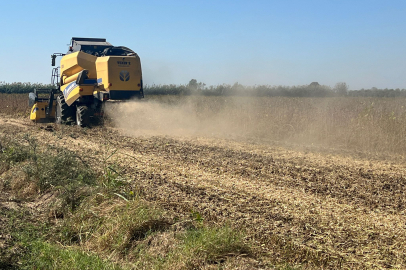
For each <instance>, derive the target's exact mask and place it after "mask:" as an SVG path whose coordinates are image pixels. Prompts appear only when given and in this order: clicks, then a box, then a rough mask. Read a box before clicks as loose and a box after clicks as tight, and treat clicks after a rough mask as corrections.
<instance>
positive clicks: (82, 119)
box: [76, 106, 90, 127]
mask: <svg viewBox="0 0 406 270" xmlns="http://www.w3.org/2000/svg"><path fill="white" fill-rule="evenodd" d="M89 123H90V112H89V108H88V107H87V106H76V124H77V125H78V126H80V127H87V126H88V125H89Z"/></svg>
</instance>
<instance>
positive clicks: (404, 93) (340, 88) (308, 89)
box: [0, 79, 406, 97]
mask: <svg viewBox="0 0 406 270" xmlns="http://www.w3.org/2000/svg"><path fill="white" fill-rule="evenodd" d="M41 88H48V89H49V88H53V86H52V85H51V84H41V83H29V82H28V83H23V82H14V83H5V82H0V93H9V94H20V93H29V92H33V91H34V89H41ZM144 93H145V94H146V95H205V96H260V97H264V96H268V97H273V96H283V97H334V96H351V97H406V89H399V88H398V89H388V88H385V89H378V88H376V87H373V88H371V89H361V90H349V87H348V85H347V84H346V83H345V82H339V83H337V84H336V85H335V86H334V87H330V86H327V85H320V84H319V83H317V82H312V83H311V84H308V85H297V86H281V85H279V86H273V85H254V86H244V85H242V84H239V83H235V84H233V85H229V84H221V85H217V86H206V84H204V83H202V82H198V81H197V80H195V79H192V80H190V81H189V83H188V84H184V85H175V84H164V85H155V84H153V85H145V87H144Z"/></svg>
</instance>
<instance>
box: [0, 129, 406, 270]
mask: <svg viewBox="0 0 406 270" xmlns="http://www.w3.org/2000/svg"><path fill="white" fill-rule="evenodd" d="M17 122H18V121H17ZM9 124H12V125H9ZM17 124H19V125H14V124H13V122H11V123H10V122H5V123H3V124H2V132H3V133H4V132H5V133H10V132H16V131H18V132H27V131H28V132H30V133H31V134H32V135H34V136H37V137H38V138H39V139H40V140H41V141H48V142H49V143H51V144H58V145H62V146H65V147H68V146H69V145H70V144H71V146H69V147H70V148H71V149H72V150H75V151H77V152H78V153H81V154H82V155H87V156H88V157H89V156H90V157H91V158H92V159H93V162H94V165H97V164H98V162H100V161H101V160H102V159H103V155H100V153H104V154H108V151H111V150H112V149H116V148H117V149H119V150H118V152H117V153H116V154H115V155H114V159H115V161H118V162H120V163H121V164H122V168H123V169H124V171H125V173H126V175H129V176H131V178H132V179H134V182H135V183H137V185H138V187H139V188H140V189H141V191H142V193H143V194H144V195H145V197H146V198H148V199H149V200H151V201H155V202H158V203H159V204H160V205H161V206H163V207H164V208H166V209H169V210H172V211H176V212H177V213H180V214H182V215H189V214H190V212H191V211H196V212H199V213H201V215H202V216H203V218H204V219H205V222H213V223H230V224H231V225H232V226H234V227H238V228H244V229H246V230H247V232H248V235H249V236H250V237H251V238H252V239H254V240H255V241H258V245H264V246H263V250H265V251H266V252H269V254H270V255H271V258H272V260H273V261H275V262H291V263H308V265H309V267H311V268H312V265H313V267H317V266H321V265H323V266H325V267H326V268H336V267H339V266H341V267H344V268H365V267H366V268H375V267H376V268H391V267H398V268H404V267H405V266H406V258H405V253H406V246H405V243H406V234H405V224H406V219H405V216H404V214H405V199H404V196H402V195H403V194H404V181H405V179H404V176H405V175H404V171H405V166H403V165H401V164H390V163H389V164H388V162H387V161H378V160H377V161H374V162H373V164H371V162H370V161H368V160H362V159H354V158H351V157H341V156H340V155H328V154H319V153H312V152H308V153H304V152H298V151H293V150H286V149H284V148H281V147H277V146H272V145H261V144H257V145H254V144H246V143H239V142H231V141H226V140H220V139H204V138H200V139H191V138H178V139H174V138H168V137H144V138H143V137H137V138H131V137H128V136H123V135H121V134H120V133H119V132H117V131H114V130H111V129H109V128H108V129H100V128H96V129H92V130H89V131H87V132H86V134H84V133H80V137H79V138H76V139H74V138H72V137H70V136H69V135H68V134H69V133H70V132H77V130H75V129H73V128H67V129H66V130H65V135H63V139H62V140H60V139H57V136H54V135H52V133H50V132H46V131H41V132H38V129H37V128H35V127H34V126H32V125H26V124H25V122H23V121H21V122H18V123H17ZM21 125H24V128H23V127H21ZM103 141H108V144H106V145H105V144H103V143H102V142H103ZM96 153H98V154H96Z"/></svg>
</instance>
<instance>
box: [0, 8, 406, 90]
mask: <svg viewBox="0 0 406 270" xmlns="http://www.w3.org/2000/svg"><path fill="white" fill-rule="evenodd" d="M67 3H68V4H67ZM405 33H406V1H404V0H403V1H397V0H390V1H374V0H369V1H366V0H359V1H347V0H342V1H335V0H331V1H326V0H325V1H311V0H308V1H294V0H285V1H260V0H252V1H238V0H234V1H228V0H226V1H220V0H218V1H212V0H206V1H200V0H197V1H180V0H172V1H158V0H155V1H154V0H150V1H123V0H122V1H120V0H117V1H101V0H98V1H93V0H90V1H76V0H69V1H46V0H38V1H18V0H15V1H5V0H0V34H1V35H0V37H1V43H0V44H1V45H0V81H6V82H14V81H21V82H42V83H48V82H49V81H50V75H51V58H50V55H51V54H52V53H54V52H63V53H65V52H66V51H67V44H68V43H69V41H70V39H71V37H73V36H78V37H103V38H107V41H109V42H110V43H112V44H113V45H116V46H120V45H122V46H127V47H129V48H131V49H133V50H134V51H136V52H137V53H138V54H139V55H140V57H141V61H142V66H143V75H144V82H145V83H146V84H153V83H155V84H169V83H174V84H186V83H188V82H189V80H190V79H193V78H194V79H197V80H198V81H201V82H204V83H206V84H207V85H217V84H222V83H227V84H233V83H235V82H239V83H241V84H245V85H255V84H269V85H302V84H308V83H310V82H313V81H318V82H319V83H320V84H325V85H330V86H334V85H335V84H336V83H337V82H346V83H347V84H348V85H349V86H350V89H360V88H370V87H378V88H386V87H388V88H406V35H405Z"/></svg>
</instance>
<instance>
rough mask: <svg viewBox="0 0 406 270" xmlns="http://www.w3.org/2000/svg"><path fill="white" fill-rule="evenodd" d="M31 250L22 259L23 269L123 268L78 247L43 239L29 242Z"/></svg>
mask: <svg viewBox="0 0 406 270" xmlns="http://www.w3.org/2000/svg"><path fill="white" fill-rule="evenodd" d="M29 249H30V252H29V254H28V256H26V258H24V259H23V260H22V262H21V263H22V264H23V265H24V267H22V269H60V270H63V269H66V270H70V269H81V270H82V269H106V270H107V269H108V270H110V269H117V270H119V269H122V268H121V267H120V266H118V265H116V264H114V263H112V262H108V261H105V260H102V259H101V258H100V257H99V256H97V255H95V254H91V253H87V252H84V251H83V250H80V249H78V248H74V247H66V246H58V245H53V244H49V243H46V242H43V241H35V242H33V243H31V244H29Z"/></svg>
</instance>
